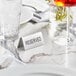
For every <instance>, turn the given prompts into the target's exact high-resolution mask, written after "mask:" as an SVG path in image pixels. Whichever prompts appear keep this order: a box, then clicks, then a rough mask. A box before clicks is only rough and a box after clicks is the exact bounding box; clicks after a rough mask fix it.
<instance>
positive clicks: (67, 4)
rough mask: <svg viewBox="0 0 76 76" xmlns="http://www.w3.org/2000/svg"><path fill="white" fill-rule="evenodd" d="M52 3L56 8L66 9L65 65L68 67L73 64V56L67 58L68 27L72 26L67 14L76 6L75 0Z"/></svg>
mask: <svg viewBox="0 0 76 76" xmlns="http://www.w3.org/2000/svg"><path fill="white" fill-rule="evenodd" d="M54 2H55V4H56V5H57V6H62V7H66V9H67V43H66V44H67V45H66V60H67V61H66V62H67V64H66V66H68V65H70V66H73V64H74V62H72V61H74V59H73V58H74V56H73V55H74V54H73V55H70V56H69V53H70V52H69V44H70V43H69V42H70V34H69V33H70V28H69V27H70V26H72V24H70V20H69V17H70V14H69V12H70V7H73V6H76V0H54ZM71 63H73V64H71Z"/></svg>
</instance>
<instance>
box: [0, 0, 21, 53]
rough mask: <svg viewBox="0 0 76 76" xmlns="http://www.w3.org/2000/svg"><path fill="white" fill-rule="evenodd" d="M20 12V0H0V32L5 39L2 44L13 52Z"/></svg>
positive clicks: (14, 51)
mask: <svg viewBox="0 0 76 76" xmlns="http://www.w3.org/2000/svg"><path fill="white" fill-rule="evenodd" d="M20 14H21V0H0V23H1V33H2V35H3V37H4V39H5V41H4V46H5V47H6V48H8V49H10V50H11V51H12V52H13V53H14V54H16V50H15V47H14V41H15V40H16V39H17V38H18V33H19V26H20Z"/></svg>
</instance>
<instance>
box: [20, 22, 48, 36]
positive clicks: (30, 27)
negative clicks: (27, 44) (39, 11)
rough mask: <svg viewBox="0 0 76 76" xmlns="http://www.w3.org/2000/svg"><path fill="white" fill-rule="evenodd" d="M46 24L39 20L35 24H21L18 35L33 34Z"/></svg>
mask: <svg viewBox="0 0 76 76" xmlns="http://www.w3.org/2000/svg"><path fill="white" fill-rule="evenodd" d="M46 26H48V22H40V23H37V24H32V23H26V24H24V25H22V26H21V28H20V32H19V37H23V36H27V35H30V34H33V33H35V32H37V31H39V30H41V29H42V28H44V27H46Z"/></svg>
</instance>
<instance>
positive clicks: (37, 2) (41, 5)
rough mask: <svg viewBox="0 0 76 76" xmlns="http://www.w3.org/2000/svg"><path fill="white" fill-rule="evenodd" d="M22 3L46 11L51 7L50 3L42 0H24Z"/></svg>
mask: <svg viewBox="0 0 76 76" xmlns="http://www.w3.org/2000/svg"><path fill="white" fill-rule="evenodd" d="M22 4H25V5H31V6H33V7H35V8H37V10H40V11H45V10H46V9H47V8H49V6H48V4H46V3H45V1H41V0H31V1H30V0H22Z"/></svg>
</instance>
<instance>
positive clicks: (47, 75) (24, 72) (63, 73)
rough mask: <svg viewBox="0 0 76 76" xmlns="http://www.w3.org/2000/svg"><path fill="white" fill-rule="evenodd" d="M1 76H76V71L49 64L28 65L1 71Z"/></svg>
mask: <svg viewBox="0 0 76 76" xmlns="http://www.w3.org/2000/svg"><path fill="white" fill-rule="evenodd" d="M0 76H76V71H75V70H71V69H67V68H63V67H58V66H52V65H49V64H34V65H33V64H32V65H30V64H27V65H26V66H19V67H18V66H17V67H12V68H8V69H5V70H1V71H0Z"/></svg>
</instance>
